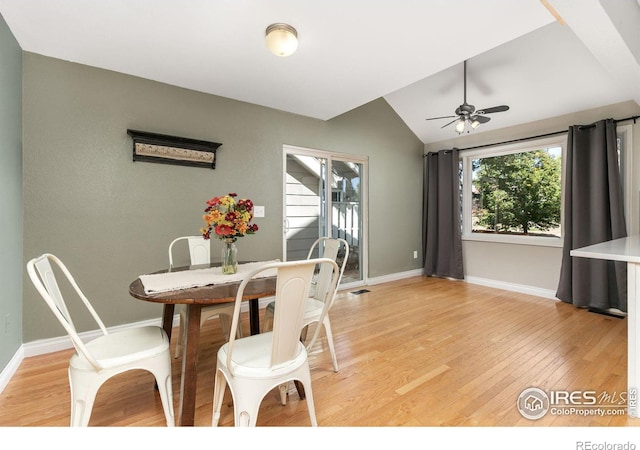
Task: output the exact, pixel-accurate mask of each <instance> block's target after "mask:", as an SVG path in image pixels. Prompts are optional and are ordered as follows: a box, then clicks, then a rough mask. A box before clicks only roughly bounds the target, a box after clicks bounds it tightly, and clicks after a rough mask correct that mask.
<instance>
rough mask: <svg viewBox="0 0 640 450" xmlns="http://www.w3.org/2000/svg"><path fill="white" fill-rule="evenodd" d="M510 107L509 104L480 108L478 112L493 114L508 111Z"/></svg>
mask: <svg viewBox="0 0 640 450" xmlns="http://www.w3.org/2000/svg"><path fill="white" fill-rule="evenodd" d="M508 110H509V107H508V106H507V105H500V106H493V107H491V108H484V109H479V110H477V111H476V114H491V113H497V112H503V111H508Z"/></svg>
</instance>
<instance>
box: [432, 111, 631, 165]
mask: <svg viewBox="0 0 640 450" xmlns="http://www.w3.org/2000/svg"><path fill="white" fill-rule="evenodd" d="M637 119H640V116H631V117H625V118H624V119H618V120H614V121H613V122H614V123H618V122H625V121H627V120H633V123H634V124H635V123H636V120H637ZM592 126H595V124H591V125H585V127H592ZM564 133H567V130H563V131H554V132H552V133H546V134H539V135H537V136H530V137H526V138H520V139H511V140H510V141H503V142H496V143H493V144H483V145H476V146H473V147H467V148H459V149H458V151H459V152H462V151H465V150H474V149H477V148H484V147H493V146H496V145H504V144H513V143H514V142H523V141H530V140H531V139H540V138H544V137H549V136H556V135H558V134H564ZM429 153H431V152H429ZM429 153H425V154H424V155H422V156H423V157H425V156H427V155H428V154H429Z"/></svg>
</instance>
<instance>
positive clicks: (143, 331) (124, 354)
mask: <svg viewBox="0 0 640 450" xmlns="http://www.w3.org/2000/svg"><path fill="white" fill-rule="evenodd" d="M86 346H87V348H88V349H89V351H90V352H91V353H92V355H93V356H94V357H95V358H96V360H97V361H98V362H99V363H100V364H101V365H102V367H103V368H112V367H117V366H121V365H125V364H129V363H131V362H133V361H138V360H140V359H141V358H145V357H151V356H154V355H156V354H160V353H162V352H163V351H166V349H167V348H168V347H169V339H168V338H167V335H166V333H165V332H164V330H163V329H162V328H160V327H156V326H146V327H138V328H131V329H127V330H123V331H119V332H116V333H111V334H107V335H103V336H100V337H98V338H96V339H94V340H92V341H91V342H89V343H87V344H86ZM70 364H71V365H72V366H73V367H75V368H76V369H80V370H90V371H94V370H95V369H94V368H93V366H92V365H91V364H90V363H89V361H87V359H85V358H84V357H82V356H81V355H80V354H78V353H76V354H75V355H73V356H72V357H71V361H70Z"/></svg>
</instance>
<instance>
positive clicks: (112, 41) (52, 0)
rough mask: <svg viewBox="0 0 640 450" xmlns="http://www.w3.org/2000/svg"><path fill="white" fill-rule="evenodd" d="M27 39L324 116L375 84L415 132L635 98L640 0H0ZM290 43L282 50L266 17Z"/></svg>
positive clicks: (135, 71)
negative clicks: (293, 45)
mask: <svg viewBox="0 0 640 450" xmlns="http://www.w3.org/2000/svg"><path fill="white" fill-rule="evenodd" d="M0 13H1V14H2V16H3V17H4V19H5V21H6V22H7V24H8V25H9V27H10V29H11V30H12V32H13V34H14V35H15V37H16V39H17V41H18V43H19V44H20V46H21V47H22V49H23V50H24V51H28V52H33V53H38V54H42V55H45V56H50V57H55V58H60V59H63V60H67V61H72V62H77V63H81V64H86V65H90V66H95V67H100V68H104V69H109V70H113V71H117V72H122V73H126V74H131V75H135V76H139V77H143V78H147V79H150V80H156V81H159V82H163V83H168V84H171V85H175V86H180V87H184V88H189V89H193V90H196V91H201V92H205V93H210V94H215V95H219V96H224V97H228V98H232V99H236V100H240V101H244V102H249V103H254V104H257V105H262V106H266V107H270V108H275V109H279V110H283V111H288V112H291V113H295V114H301V115H305V116H309V117H313V118H317V119H321V120H329V119H331V118H333V117H336V116H338V115H340V114H343V113H345V112H348V111H350V110H352V109H354V108H357V107H359V106H361V105H363V104H366V103H368V102H370V101H372V100H375V99H378V98H381V97H383V98H384V99H386V101H387V102H388V103H389V104H390V105H391V107H392V108H393V109H394V110H395V111H396V112H397V113H398V115H399V116H400V117H401V118H402V119H403V120H404V121H405V123H406V124H407V126H408V127H409V128H410V129H411V130H412V131H413V132H414V133H415V134H416V136H418V138H419V139H420V140H422V141H423V142H424V143H432V142H438V141H441V140H444V139H449V138H451V137H452V136H455V130H454V127H453V126H449V127H446V128H444V129H443V128H441V127H442V126H443V125H445V124H446V123H448V122H450V120H444V119H443V120H433V121H427V120H425V119H426V118H429V117H434V116H447V115H452V114H453V112H454V110H455V109H456V108H457V107H458V106H459V105H460V104H461V103H462V102H463V61H465V60H467V61H468V62H467V100H468V103H471V104H473V105H475V106H476V107H478V108H487V107H490V106H494V105H501V104H507V105H509V106H510V109H509V111H506V112H501V113H496V114H491V115H490V117H491V121H490V122H488V123H486V124H483V125H481V126H480V128H478V129H477V130H475V131H474V133H481V132H483V131H486V130H495V129H499V128H502V127H507V126H511V125H517V124H521V123H526V122H530V121H534V120H539V119H544V118H547V117H553V116H556V115H562V114H568V113H571V112H575V111H580V110H584V109H589V108H594V107H598V106H603V105H607V104H612V103H616V102H620V101H626V100H634V101H636V103H638V104H640V0H518V1H513V0H457V1H451V0H422V1H418V0H304V1H300V0H180V1H178V0H91V1H86V0H0ZM274 22H285V23H288V24H290V25H292V26H294V27H295V28H296V29H297V31H298V36H299V47H298V50H297V52H296V53H295V54H293V55H292V56H289V57H286V58H281V57H277V56H274V55H273V54H271V53H270V52H269V51H268V50H267V49H266V46H265V41H264V34H265V29H266V27H267V26H268V25H269V24H271V23H274Z"/></svg>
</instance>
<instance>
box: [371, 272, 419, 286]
mask: <svg viewBox="0 0 640 450" xmlns="http://www.w3.org/2000/svg"><path fill="white" fill-rule="evenodd" d="M423 273H424V270H423V269H415V270H409V271H407V272H398V273H392V274H389V275H382V276H381V277H374V278H369V279H368V280H367V286H374V285H376V284H382V283H388V282H390V281H397V280H402V279H403V278H411V277H419V276H422V274H423Z"/></svg>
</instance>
